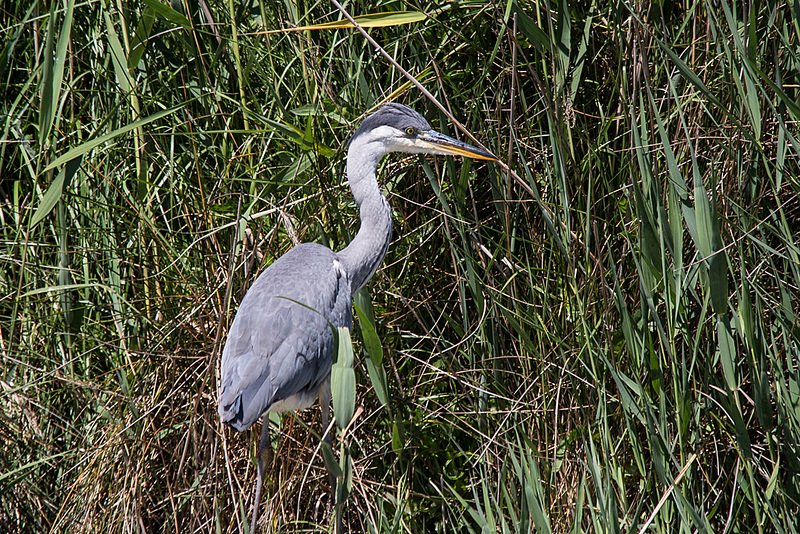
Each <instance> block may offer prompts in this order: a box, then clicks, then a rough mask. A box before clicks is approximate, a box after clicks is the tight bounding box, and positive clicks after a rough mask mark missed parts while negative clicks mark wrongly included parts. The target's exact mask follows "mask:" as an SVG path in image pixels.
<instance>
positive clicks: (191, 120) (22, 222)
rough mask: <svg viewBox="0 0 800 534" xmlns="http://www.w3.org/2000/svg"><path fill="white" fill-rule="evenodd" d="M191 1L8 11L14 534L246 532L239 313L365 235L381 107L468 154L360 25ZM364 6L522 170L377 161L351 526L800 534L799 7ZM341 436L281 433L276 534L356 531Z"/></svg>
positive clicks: (420, 73)
mask: <svg viewBox="0 0 800 534" xmlns="http://www.w3.org/2000/svg"><path fill="white" fill-rule="evenodd" d="M171 5H172V7H169V6H168V5H167V4H164V3H162V2H160V1H158V0H144V1H143V2H129V3H124V2H121V1H120V0H110V1H107V0H104V1H98V0H90V1H87V2H81V3H78V2H75V1H74V0H62V1H55V0H51V1H50V2H47V1H45V0H42V1H38V2H6V3H4V4H3V7H2V8H0V28H1V30H0V39H2V55H0V87H2V94H3V98H2V102H0V128H2V144H1V145H0V166H1V167H0V218H1V219H2V220H1V221H0V238H1V239H2V249H0V353H2V363H1V364H0V502H1V504H0V530H2V531H3V532H74V533H81V532H104V533H114V532H181V533H186V532H237V531H239V529H240V528H241V529H244V528H246V522H247V521H246V520H247V517H249V506H250V503H251V501H252V487H253V481H254V478H255V476H254V467H253V462H252V459H253V455H254V452H255V447H256V441H257V438H256V435H255V433H253V432H248V433H242V434H238V433H235V432H232V431H230V430H229V429H224V428H222V427H221V425H220V423H219V420H218V418H217V414H216V376H217V366H218V362H219V353H220V348H221V345H222V343H223V342H224V337H225V332H226V330H227V327H228V325H229V324H230V320H231V318H232V314H233V313H234V312H235V310H236V308H237V306H238V303H239V302H240V300H241V297H242V295H243V294H244V292H245V290H246V289H247V287H248V285H249V284H250V283H252V281H253V279H254V277H255V276H256V274H257V273H258V272H260V271H261V270H263V269H264V268H265V267H266V266H267V265H269V264H270V262H271V261H273V260H274V258H276V257H278V256H279V255H280V254H282V253H284V252H286V250H288V249H289V248H290V247H291V246H292V245H293V243H294V242H296V241H318V242H323V243H326V244H328V245H329V246H331V247H333V248H334V249H338V248H341V247H342V246H343V245H344V244H346V243H347V242H348V239H349V238H350V236H352V235H353V234H354V232H355V231H356V229H357V224H358V222H357V215H358V214H357V211H356V209H355V206H354V204H353V202H352V200H351V197H350V196H349V190H348V188H347V184H346V181H345V180H344V176H343V172H344V166H343V158H344V154H345V151H346V143H347V139H348V137H349V136H350V135H351V133H352V132H353V131H354V128H355V127H356V126H357V125H358V123H359V121H360V120H361V119H362V118H363V116H364V114H365V113H366V112H367V111H368V110H369V109H371V108H372V107H373V106H375V105H377V104H378V103H380V102H381V101H383V100H384V99H392V100H397V101H400V102H403V103H406V104H409V105H411V106H412V107H414V108H415V109H417V110H418V111H420V112H422V113H423V114H424V115H425V116H426V117H427V118H428V119H429V120H430V122H431V123H432V124H433V125H434V126H435V127H436V128H438V129H440V130H442V131H443V132H444V133H448V134H450V135H456V134H457V135H461V134H460V133H458V132H456V131H455V130H454V128H453V126H452V125H451V123H449V122H448V121H447V120H446V118H445V117H444V116H443V114H442V113H440V112H439V111H438V110H437V109H436V108H435V107H434V106H433V105H431V104H430V102H428V101H426V100H425V99H424V98H423V97H422V96H421V95H420V94H419V92H418V91H417V90H416V89H414V88H409V86H408V85H407V84H406V81H405V80H404V79H403V78H402V76H401V75H399V74H398V72H397V71H396V70H394V69H393V68H392V67H391V66H390V65H389V64H388V63H387V62H386V61H385V60H384V59H383V58H381V57H380V56H379V55H378V54H376V52H375V50H374V49H372V47H370V46H369V45H367V44H366V43H365V41H364V39H363V38H362V37H361V36H360V35H359V34H358V33H356V32H355V31H353V30H350V29H335V30H303V31H296V32H279V33H269V34H268V33H265V30H281V29H284V30H286V29H290V28H293V27H298V26H303V25H309V24H316V23H321V22H328V21H331V20H337V19H339V18H341V17H340V15H339V14H338V13H337V12H336V11H335V9H334V8H332V7H331V6H330V4H328V3H327V2H318V3H314V2H310V1H304V2H297V3H292V2H290V1H288V0H287V1H283V2H268V1H266V0H245V1H240V2H233V1H232V0H229V1H228V2H222V1H219V0H186V1H184V2H180V1H178V0H176V1H175V2H173V3H172V4H171ZM345 7H346V8H347V9H348V10H349V11H350V12H351V13H352V14H353V15H363V14H366V13H386V12H389V11H423V12H425V13H426V14H427V15H428V16H427V18H426V19H425V20H423V21H420V22H415V23H413V24H407V25H400V26H394V27H387V28H382V29H371V30H369V31H370V33H371V34H372V35H373V36H374V37H375V38H376V39H377V40H378V41H379V42H380V43H381V44H382V45H383V46H384V47H385V48H386V50H387V51H388V52H389V53H390V54H391V55H392V56H393V57H394V58H395V59H396V60H397V61H398V62H399V63H400V64H401V65H403V66H404V67H405V68H406V69H408V70H409V71H410V72H411V73H412V74H413V75H415V76H416V77H418V78H419V79H420V80H422V81H423V83H424V84H425V85H426V87H428V88H429V89H430V91H431V92H432V93H433V94H434V95H436V97H437V98H438V99H440V100H441V101H442V102H443V103H444V104H445V106H447V107H448V109H450V110H451V111H452V113H453V114H454V115H455V117H456V118H458V119H459V120H460V121H462V122H463V123H464V124H465V126H466V128H467V129H468V130H469V131H470V132H472V133H473V134H474V135H475V136H476V137H477V138H478V139H479V140H480V141H481V142H482V143H484V144H485V146H486V147H487V148H489V149H490V150H492V151H493V152H495V153H496V154H498V155H500V156H501V158H502V160H503V162H504V163H506V164H507V165H508V166H509V167H510V169H512V170H513V171H514V172H513V174H511V173H507V172H505V170H503V168H502V167H501V166H500V165H495V164H483V163H480V164H479V163H474V162H469V161H461V160H453V159H451V158H427V159H424V158H419V157H399V156H394V157H391V158H389V159H388V160H387V161H386V162H385V163H384V165H383V166H382V169H381V172H380V174H381V177H382V182H383V185H384V187H385V190H386V194H387V196H388V198H389V201H390V204H391V205H392V207H393V209H394V212H395V217H394V220H395V225H396V226H395V237H394V239H393V242H392V244H391V246H390V249H389V253H388V255H387V258H386V261H385V262H384V264H383V266H382V267H381V269H380V270H379V271H378V273H377V275H376V276H375V278H374V279H373V280H372V282H371V283H370V284H369V288H368V296H369V298H366V296H362V298H364V300H363V301H362V302H363V303H365V306H366V307H367V309H369V306H367V304H366V303H368V302H369V299H371V303H372V308H373V310H374V316H375V323H374V324H375V327H376V330H377V332H378V335H379V337H380V339H381V344H382V349H383V361H382V365H381V368H382V369H383V371H384V373H385V375H386V379H387V383H388V389H389V391H388V393H389V394H390V396H391V402H390V403H389V404H388V405H386V406H384V405H383V404H382V403H381V402H380V401H379V398H378V395H377V394H376V392H375V389H374V388H373V386H372V380H371V378H370V374H369V373H368V372H367V367H366V357H365V356H364V354H363V350H362V349H361V348H360V347H361V346H362V344H363V342H362V341H361V340H362V338H361V334H360V329H359V328H356V332H355V333H354V338H355V342H356V370H357V379H358V388H357V403H358V406H359V407H360V410H357V416H356V418H355V419H354V421H353V423H352V425H351V427H350V429H349V433H348V435H347V438H346V439H348V440H349V443H350V454H351V456H352V461H353V474H352V481H351V484H352V485H351V489H350V499H349V501H348V503H347V509H346V513H345V517H344V520H345V525H346V527H347V528H348V530H349V531H352V532H374V533H384V532H386V533H389V532H392V533H424V532H476V533H477V532H503V533H506V532H521V533H526V532H532V531H535V532H538V533H544V532H551V531H552V532H611V533H616V532H626V533H627V532H641V531H647V532H659V533H661V532H663V533H674V532H686V533H689V532H732V533H738V532H753V533H759V534H762V533H774V532H780V533H794V532H797V531H798V522H800V521H799V520H798V516H799V515H800V493H799V492H800V476H798V471H800V458H799V456H798V455H799V454H800V449H799V448H800V368H799V366H800V352H799V349H798V347H800V327H798V318H797V312H798V302H799V301H800V290H799V289H798V288H800V250H799V249H800V246H798V234H799V233H800V232H798V230H800V222H798V220H800V202H799V201H798V192H799V191H800V179H799V178H798V173H799V172H800V171H798V154H800V144H799V142H800V140H798V135H799V134H800V132H799V131H798V130H799V128H798V119H800V107H799V105H798V96H799V91H798V87H799V84H800V47H799V46H798V35H799V34H800V28H799V27H798V24H799V22H800V5H799V4H798V2H797V0H793V1H784V2H778V1H776V0H773V1H765V2H729V1H726V0H697V1H691V0H684V1H680V2H679V1H669V0H663V1H660V2H650V1H643V2H639V1H636V2H634V1H632V0H629V1H623V0H617V1H613V0H609V1H599V0H598V1H586V2H568V1H567V0H561V1H550V2H548V1H541V0H538V1H519V2H518V1H514V0H511V1H507V2H486V1H468V0H465V1H454V2H449V3H437V2H430V1H426V0H419V1H413V2H410V1H409V2H400V1H391V2H377V3H373V2H365V1H360V0H356V1H353V2H350V3H348V4H346V5H345ZM70 151H72V152H70ZM65 155H66V156H65ZM76 156H77V157H76ZM378 374H380V373H378ZM318 422H319V410H318V409H312V410H307V411H305V412H303V413H302V414H300V416H299V417H291V416H286V417H284V418H283V421H282V425H281V431H280V435H279V437H277V436H276V438H275V440H274V442H273V446H274V447H276V456H277V457H278V461H277V463H276V465H275V466H274V467H273V468H272V470H271V471H270V473H269V484H268V487H267V492H268V493H269V503H268V505H265V506H267V507H268V509H267V511H265V512H264V513H262V516H261V517H262V523H261V525H262V528H264V527H265V525H266V524H269V525H270V526H271V528H272V529H273V531H275V532H299V531H315V530H327V529H328V528H329V524H330V506H329V501H330V496H329V488H328V484H327V477H326V474H325V468H324V463H323V461H322V459H321V457H320V455H319V453H318V452H317V449H316V447H317V443H318V441H317V439H316V438H315V437H314V434H313V433H312V431H313V432H317V430H316V429H317V428H318V424H319V423H318Z"/></svg>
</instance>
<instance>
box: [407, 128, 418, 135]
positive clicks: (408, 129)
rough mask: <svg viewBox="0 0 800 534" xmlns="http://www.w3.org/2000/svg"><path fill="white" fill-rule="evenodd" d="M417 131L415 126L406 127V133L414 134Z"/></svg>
mask: <svg viewBox="0 0 800 534" xmlns="http://www.w3.org/2000/svg"><path fill="white" fill-rule="evenodd" d="M415 133H417V129H416V128H414V127H413V126H409V127H408V128H406V135H414V134H415Z"/></svg>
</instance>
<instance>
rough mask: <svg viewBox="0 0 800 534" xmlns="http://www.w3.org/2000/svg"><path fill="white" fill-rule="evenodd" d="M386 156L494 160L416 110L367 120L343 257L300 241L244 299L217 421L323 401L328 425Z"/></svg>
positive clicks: (371, 259) (377, 230)
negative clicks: (337, 341)
mask: <svg viewBox="0 0 800 534" xmlns="http://www.w3.org/2000/svg"><path fill="white" fill-rule="evenodd" d="M389 152H410V153H427V154H452V155H461V156H466V157H471V158H476V159H484V160H494V159H496V158H495V157H494V156H493V155H492V154H490V153H489V152H486V151H484V150H481V149H479V148H475V147H473V146H470V145H467V144H465V143H461V142H460V141H457V140H455V139H452V138H450V137H447V136H444V135H442V134H440V133H438V132H436V131H434V130H432V129H431V127H430V125H429V124H428V122H427V121H426V120H425V119H424V118H422V116H420V115H419V114H418V113H417V112H415V111H413V110H412V109H410V108H408V107H406V106H403V105H401V104H387V105H385V106H383V107H381V108H380V109H379V110H378V111H376V112H375V113H373V114H372V115H370V116H369V117H367V118H366V119H365V120H364V121H363V122H362V124H361V126H360V127H359V128H358V130H357V131H356V133H355V134H354V135H353V137H352V138H351V140H350V143H349V146H348V152H347V177H348V181H349V183H350V188H351V190H352V193H353V197H354V198H355V200H356V203H357V204H358V206H359V215H360V218H361V227H360V228H359V231H358V233H357V234H356V237H355V238H354V239H353V241H352V242H351V243H350V244H349V245H348V246H347V247H345V248H344V249H343V250H341V251H339V252H333V251H331V250H330V249H328V248H326V247H324V246H322V245H318V244H315V243H304V244H301V245H298V246H296V247H294V248H293V249H291V250H290V251H289V252H287V253H286V254H284V255H283V256H281V257H280V258H279V259H278V260H276V261H275V262H274V263H273V264H272V265H271V266H270V267H269V268H268V269H267V270H266V271H264V272H263V273H262V274H261V276H259V278H258V279H257V280H256V282H255V283H254V284H253V286H252V287H251V288H250V290H249V291H248V292H247V294H246V295H245V297H244V299H243V300H242V303H241V305H240V306H239V310H238V312H237V314H236V317H235V318H234V321H233V324H232V325H231V328H230V331H229V333H228V339H227V341H226V343H225V348H224V349H223V352H222V370H221V374H220V389H219V415H220V418H221V419H222V421H224V422H225V423H227V424H229V425H231V426H232V427H233V428H235V429H237V430H240V431H241V430H246V429H247V428H249V427H250V426H252V425H253V423H255V422H256V421H257V420H258V419H259V418H260V417H261V416H262V414H264V413H268V412H281V411H286V410H297V409H303V408H307V407H309V406H311V404H313V402H314V400H315V399H316V398H317V397H319V398H320V401H321V404H322V421H323V426H324V427H327V423H328V404H329V402H330V374H331V364H332V360H333V333H332V331H331V329H330V326H329V324H328V322H330V323H331V324H333V325H334V326H337V327H340V326H346V327H348V328H350V327H351V326H352V322H353V316H352V298H353V293H355V292H356V291H357V290H358V289H360V288H361V287H362V286H363V285H364V284H366V283H367V282H368V281H369V279H370V278H371V277H372V275H373V274H374V273H375V270H376V269H377V268H378V265H379V264H380V262H381V261H382V260H383V256H384V255H385V253H386V249H387V248H388V246H389V241H390V239H391V235H392V218H391V210H390V209H389V205H388V204H387V202H386V199H385V198H384V197H383V195H382V194H381V191H380V188H379V186H378V182H377V180H376V177H375V172H376V170H377V167H378V163H379V162H380V160H381V158H383V156H384V155H386V154H387V153H389ZM268 429H269V423H268V421H267V420H266V419H265V420H264V422H263V425H262V433H261V444H260V446H259V454H258V458H257V460H258V478H257V482H256V484H257V486H256V496H255V501H254V505H253V524H252V528H251V532H254V531H255V526H256V520H257V517H258V501H259V496H260V491H261V484H262V480H263V472H264V469H265V463H266V458H265V455H266V453H267V443H268Z"/></svg>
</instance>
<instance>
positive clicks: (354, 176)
mask: <svg viewBox="0 0 800 534" xmlns="http://www.w3.org/2000/svg"><path fill="white" fill-rule="evenodd" d="M360 148H361V147H359V146H351V147H350V151H349V153H348V156H347V177H348V180H349V181H350V189H351V190H352V191H353V196H354V197H355V199H356V203H357V204H358V206H359V209H360V215H361V227H360V228H359V229H358V234H356V237H355V238H354V239H353V240H352V241H351V242H350V244H349V245H347V246H346V247H345V248H344V249H343V250H341V251H340V252H339V254H338V255H339V260H340V261H341V262H342V266H343V267H344V268H345V272H347V274H348V277H349V278H350V287H351V290H352V292H353V293H355V292H356V291H358V290H359V289H361V287H362V286H364V284H366V283H367V282H368V281H369V279H370V278H372V275H373V274H375V271H376V270H377V269H378V265H380V263H381V261H382V260H383V256H384V255H385V254H386V249H387V248H388V247H389V241H390V239H391V238H392V211H391V209H390V208H389V204H388V202H386V199H385V198H384V197H383V194H382V193H381V190H380V187H379V186H378V182H377V180H376V179H375V171H376V169H377V166H378V162H379V161H380V158H381V157H382V156H383V154H382V153H374V154H369V153H368V152H369V151H362V150H360ZM365 152H367V154H366V157H365Z"/></svg>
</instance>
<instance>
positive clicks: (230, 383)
mask: <svg viewBox="0 0 800 534" xmlns="http://www.w3.org/2000/svg"><path fill="white" fill-rule="evenodd" d="M298 303H302V304H304V305H305V306H302V305H300V304H298ZM306 306H307V307H306ZM309 308H311V309H309ZM314 310H316V311H314ZM328 322H330V323H332V324H333V325H334V326H337V327H338V326H347V327H350V326H351V324H352V296H351V293H350V284H349V281H348V280H347V277H346V275H345V273H344V271H343V270H342V268H341V267H340V265H339V262H338V260H337V259H336V254H335V253H334V252H332V251H331V250H330V249H328V248H326V247H323V246H322V245H318V244H314V243H304V244H302V245H298V246H296V247H295V248H293V249H292V250H290V251H289V252H287V253H286V254H284V255H283V256H281V257H280V258H279V259H278V260H276V261H275V262H274V263H273V264H272V265H271V266H270V267H269V268H268V269H267V270H266V271H264V272H263V273H262V274H261V276H259V278H258V280H256V282H255V284H253V286H252V287H251V288H250V290H249V291H248V292H247V294H246V295H245V297H244V299H243V300H242V304H241V305H240V306H239V310H238V312H237V313H236V317H235V318H234V320H233V324H232V325H231V329H230V332H229V333H228V339H227V341H226V343H225V349H224V350H223V352H222V372H221V381H220V394H219V414H220V416H221V417H222V420H223V421H225V422H226V423H228V424H230V425H232V426H233V427H234V428H236V429H237V430H244V429H246V428H249V427H250V426H251V425H252V424H253V423H255V422H256V421H257V420H258V418H259V417H261V415H262V414H263V413H264V412H266V411H269V410H270V408H271V407H273V406H276V405H278V406H280V407H282V408H290V409H297V408H304V407H307V406H309V405H310V404H311V403H313V401H314V399H315V398H316V397H317V393H318V391H319V388H320V387H321V386H322V385H323V384H324V383H326V381H327V380H329V379H330V372H331V363H332V360H333V333H332V331H331V329H330V326H329V324H328Z"/></svg>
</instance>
